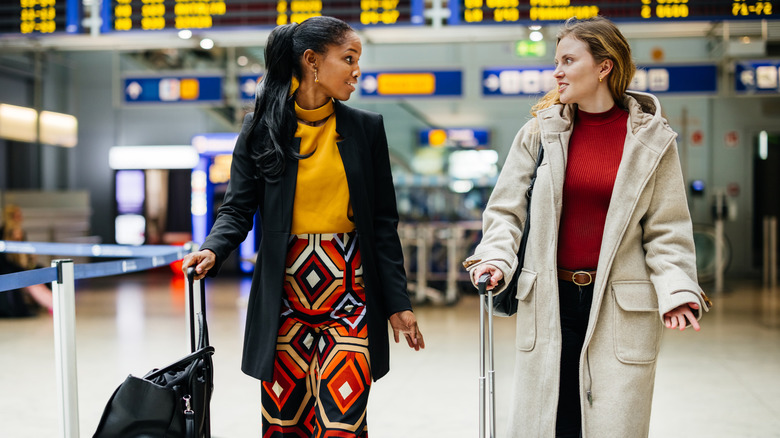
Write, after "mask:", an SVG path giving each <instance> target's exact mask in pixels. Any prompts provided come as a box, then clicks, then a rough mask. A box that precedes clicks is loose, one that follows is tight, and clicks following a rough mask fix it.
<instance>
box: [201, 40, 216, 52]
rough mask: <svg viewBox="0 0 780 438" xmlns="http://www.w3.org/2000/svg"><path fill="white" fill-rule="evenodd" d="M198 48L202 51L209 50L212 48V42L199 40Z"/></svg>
mask: <svg viewBox="0 0 780 438" xmlns="http://www.w3.org/2000/svg"><path fill="white" fill-rule="evenodd" d="M200 48H201V49H203V50H211V49H212V48H214V40H212V39H211V38H203V39H202V40H200Z"/></svg>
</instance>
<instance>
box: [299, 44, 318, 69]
mask: <svg viewBox="0 0 780 438" xmlns="http://www.w3.org/2000/svg"><path fill="white" fill-rule="evenodd" d="M318 60H319V56H318V55H317V52H315V51H314V50H312V49H306V51H305V52H303V66H304V68H305V69H307V70H308V71H314V69H315V68H317V61H318Z"/></svg>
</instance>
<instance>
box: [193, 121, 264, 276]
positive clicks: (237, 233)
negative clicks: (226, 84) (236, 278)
mask: <svg viewBox="0 0 780 438" xmlns="http://www.w3.org/2000/svg"><path fill="white" fill-rule="evenodd" d="M251 122H252V114H251V113H250V114H247V116H246V117H245V118H244V123H243V127H242V128H241V133H240V134H239V136H238V139H237V140H236V146H235V148H234V149H233V161H232V163H231V165H230V181H229V182H228V187H227V191H226V192H225V199H224V202H223V203H222V205H221V206H220V207H219V210H218V211H217V218H216V220H215V222H214V226H213V227H212V228H211V231H210V232H209V235H208V236H207V237H206V240H205V241H204V242H203V245H201V249H209V250H211V251H212V252H214V254H216V256H217V262H216V265H215V266H214V269H212V270H211V271H209V275H210V276H214V275H216V274H217V272H219V269H220V268H221V267H222V263H224V261H225V259H227V257H228V256H229V255H230V253H231V252H232V251H233V250H235V249H236V248H237V247H238V245H240V244H241V242H243V241H244V239H246V236H247V234H248V233H249V231H250V230H252V227H253V225H254V220H253V219H254V215H255V212H256V211H257V208H258V206H259V205H260V204H261V202H262V197H263V193H264V187H265V183H264V180H263V179H262V178H261V177H259V176H258V173H257V170H256V165H255V162H254V160H253V159H252V156H251V155H252V154H251V147H250V146H249V145H248V144H247V135H248V130H249V125H250V124H251Z"/></svg>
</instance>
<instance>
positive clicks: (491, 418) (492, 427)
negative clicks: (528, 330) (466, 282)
mask: <svg viewBox="0 0 780 438" xmlns="http://www.w3.org/2000/svg"><path fill="white" fill-rule="evenodd" d="M489 280H490V274H482V276H480V277H479V280H478V281H477V287H478V290H479V437H480V438H485V433H486V432H487V433H488V434H489V435H487V436H488V437H489V438H494V437H495V436H496V413H495V405H496V383H495V379H494V378H493V371H494V370H493V291H492V290H487V283H488V281H489ZM486 303H487V304H486ZM486 306H487V311H486V309H485V307H486ZM485 313H487V325H488V332H487V335H488V340H487V345H488V354H487V376H486V375H485ZM486 379H487V382H486V381H485V380H486ZM486 397H487V398H488V400H487V406H485V398H486ZM485 408H487V411H486V409H485ZM486 416H487V419H486V418H485V417H486ZM486 426H487V427H486Z"/></svg>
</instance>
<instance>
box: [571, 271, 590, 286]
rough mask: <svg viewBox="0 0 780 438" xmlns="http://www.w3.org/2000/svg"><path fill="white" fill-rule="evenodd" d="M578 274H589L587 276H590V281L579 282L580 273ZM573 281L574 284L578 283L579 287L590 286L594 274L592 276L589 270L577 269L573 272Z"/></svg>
mask: <svg viewBox="0 0 780 438" xmlns="http://www.w3.org/2000/svg"><path fill="white" fill-rule="evenodd" d="M578 274H584V275H587V276H588V282H587V283H579V282H577V275H578ZM571 282H572V283H574V284H576V285H577V286H579V287H582V286H588V285H590V284H591V283H593V276H592V275H590V272H587V271H577V272H575V273H573V274H572V275H571Z"/></svg>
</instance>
